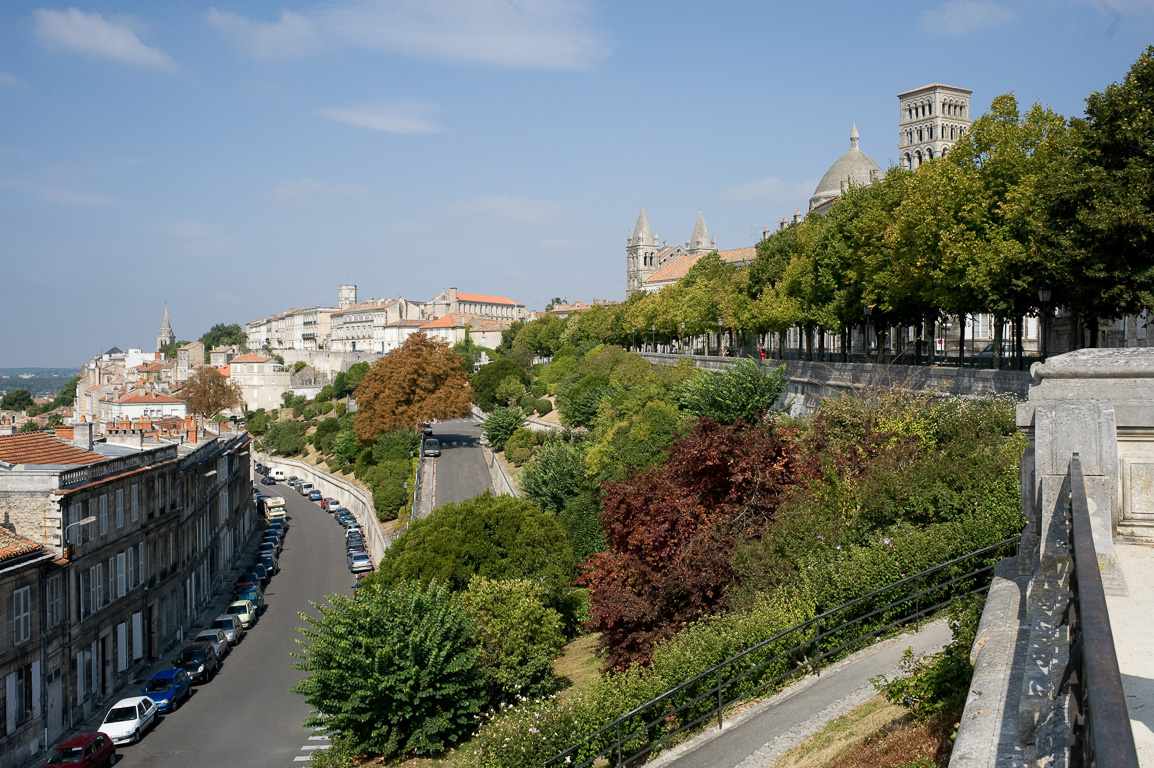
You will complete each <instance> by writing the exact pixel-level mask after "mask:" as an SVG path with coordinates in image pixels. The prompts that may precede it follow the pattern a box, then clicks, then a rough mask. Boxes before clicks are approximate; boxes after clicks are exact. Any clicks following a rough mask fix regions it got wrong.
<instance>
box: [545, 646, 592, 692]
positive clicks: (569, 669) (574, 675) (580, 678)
mask: <svg viewBox="0 0 1154 768" xmlns="http://www.w3.org/2000/svg"><path fill="white" fill-rule="evenodd" d="M600 637H601V635H600V633H595V634H592V635H582V636H581V637H579V638H577V639H576V640H574V641H573V642H571V643H569V644H568V645H566V646H565V647H564V648H562V649H561V655H559V656H558V657H557V658H556V660H554V662H553V674H554V675H555V676H556V677H557V683H558V686H559V687H560V688H561V690H560V692H559V693H558V694H557V696H558V698H560V699H566V698H569V697H570V696H573V695H574V694H575V693H576V692H577V691H580V690H581V689H583V688H584V687H585V686H587V685H588V684H589V683H591V682H592V681H593V680H596V679H597V678H598V677H600V676H601V660H600V659H598V658H597V653H596V650H597V640H598V638H600Z"/></svg>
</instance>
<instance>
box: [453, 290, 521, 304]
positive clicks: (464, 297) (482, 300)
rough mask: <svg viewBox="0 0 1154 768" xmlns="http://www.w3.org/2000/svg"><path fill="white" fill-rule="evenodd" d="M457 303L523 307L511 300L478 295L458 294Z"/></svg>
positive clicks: (502, 297)
mask: <svg viewBox="0 0 1154 768" xmlns="http://www.w3.org/2000/svg"><path fill="white" fill-rule="evenodd" d="M457 301H475V302H477V303H478V304H509V305H512V306H514V307H523V306H525V305H524V304H519V303H517V302H515V301H513V300H512V299H506V298H505V297H504V296H484V295H482V294H480V293H458V294H457Z"/></svg>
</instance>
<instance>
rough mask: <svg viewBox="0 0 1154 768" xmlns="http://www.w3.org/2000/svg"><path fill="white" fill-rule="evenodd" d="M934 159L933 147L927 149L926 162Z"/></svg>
mask: <svg viewBox="0 0 1154 768" xmlns="http://www.w3.org/2000/svg"><path fill="white" fill-rule="evenodd" d="M933 159H934V151H933V150H932V149H927V150H926V162H929V161H930V160H933Z"/></svg>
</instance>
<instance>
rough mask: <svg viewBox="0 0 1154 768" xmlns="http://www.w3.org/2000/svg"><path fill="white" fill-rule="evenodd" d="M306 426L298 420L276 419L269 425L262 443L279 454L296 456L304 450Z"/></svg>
mask: <svg viewBox="0 0 1154 768" xmlns="http://www.w3.org/2000/svg"><path fill="white" fill-rule="evenodd" d="M307 427H308V425H307V424H304V423H302V422H299V421H278V422H276V423H275V424H272V425H270V426H269V428H268V432H267V433H266V434H265V439H264V443H265V445H267V446H268V447H269V448H270V449H271V451H272V452H274V453H278V454H280V455H281V456H296V455H297V454H299V453H303V452H304V449H305V430H306V429H307Z"/></svg>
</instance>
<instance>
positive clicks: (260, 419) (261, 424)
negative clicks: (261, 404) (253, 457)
mask: <svg viewBox="0 0 1154 768" xmlns="http://www.w3.org/2000/svg"><path fill="white" fill-rule="evenodd" d="M269 423H270V419H269V415H268V414H267V413H265V412H264V410H263V409H262V410H259V411H257V412H256V413H253V414H250V415H249V417H248V422H247V423H246V424H245V429H247V430H248V433H249V434H250V435H253V436H254V437H260V436H261V435H263V434H265V433H266V432H268V428H269Z"/></svg>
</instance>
